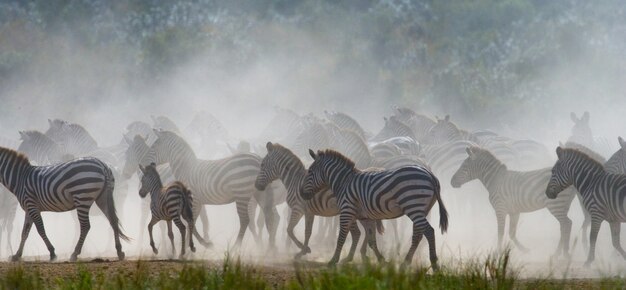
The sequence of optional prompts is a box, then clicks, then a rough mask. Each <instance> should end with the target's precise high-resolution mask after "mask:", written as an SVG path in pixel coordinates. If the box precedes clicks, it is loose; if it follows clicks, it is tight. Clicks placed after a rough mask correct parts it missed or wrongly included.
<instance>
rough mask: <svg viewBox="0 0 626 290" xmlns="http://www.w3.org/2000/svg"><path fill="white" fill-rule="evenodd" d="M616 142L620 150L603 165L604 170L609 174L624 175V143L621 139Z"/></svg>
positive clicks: (625, 172) (625, 154) (625, 142)
mask: <svg viewBox="0 0 626 290" xmlns="http://www.w3.org/2000/svg"><path fill="white" fill-rule="evenodd" d="M617 141H618V142H619V145H620V148H619V149H618V150H617V151H616V152H615V153H613V155H611V157H610V158H609V160H607V161H606V162H605V163H604V168H605V169H606V171H608V172H611V173H618V174H626V141H624V139H622V137H618V138H617Z"/></svg>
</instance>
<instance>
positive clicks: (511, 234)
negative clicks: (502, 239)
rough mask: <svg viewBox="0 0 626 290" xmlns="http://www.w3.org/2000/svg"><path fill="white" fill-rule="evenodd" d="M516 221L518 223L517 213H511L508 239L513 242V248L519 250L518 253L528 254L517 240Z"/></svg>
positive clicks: (526, 249)
mask: <svg viewBox="0 0 626 290" xmlns="http://www.w3.org/2000/svg"><path fill="white" fill-rule="evenodd" d="M518 221H519V213H513V214H510V215H509V238H510V239H511V241H513V243H514V244H515V246H516V247H517V248H518V249H520V251H522V252H524V253H526V252H528V248H526V247H524V246H522V243H520V242H519V241H518V240H517V222H518Z"/></svg>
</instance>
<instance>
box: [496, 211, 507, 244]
mask: <svg viewBox="0 0 626 290" xmlns="http://www.w3.org/2000/svg"><path fill="white" fill-rule="evenodd" d="M496 219H497V222H498V246H497V248H496V249H497V252H498V253H500V252H502V239H503V237H504V222H505V221H506V214H505V213H502V212H500V213H499V212H496Z"/></svg>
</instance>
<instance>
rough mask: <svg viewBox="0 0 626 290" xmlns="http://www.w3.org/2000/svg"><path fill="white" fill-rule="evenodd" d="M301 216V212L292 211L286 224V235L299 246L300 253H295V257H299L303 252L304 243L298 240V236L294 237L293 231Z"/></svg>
mask: <svg viewBox="0 0 626 290" xmlns="http://www.w3.org/2000/svg"><path fill="white" fill-rule="evenodd" d="M301 218H302V213H300V212H297V211H292V212H291V216H289V224H288V225H287V235H288V236H289V238H290V239H291V240H292V241H293V242H294V243H295V244H296V246H297V247H298V248H300V253H298V254H296V256H295V258H296V259H299V258H300V257H302V256H303V255H304V254H305V253H304V245H303V244H302V243H301V242H300V241H298V238H296V235H295V234H294V233H293V229H294V228H295V227H296V225H297V224H298V222H299V221H300V219H301Z"/></svg>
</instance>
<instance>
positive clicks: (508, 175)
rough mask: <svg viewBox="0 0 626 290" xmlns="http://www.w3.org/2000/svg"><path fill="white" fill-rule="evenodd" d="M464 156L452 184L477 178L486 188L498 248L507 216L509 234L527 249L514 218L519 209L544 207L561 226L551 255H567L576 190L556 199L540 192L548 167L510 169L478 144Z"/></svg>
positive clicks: (522, 210) (457, 184)
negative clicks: (465, 157) (521, 239)
mask: <svg viewBox="0 0 626 290" xmlns="http://www.w3.org/2000/svg"><path fill="white" fill-rule="evenodd" d="M467 155H468V156H467V159H465V161H463V164H461V166H460V167H459V169H458V170H457V172H456V173H455V174H454V176H452V180H451V181H450V183H451V185H452V187H454V188H459V187H461V186H462V185H463V184H465V183H467V182H469V181H472V180H474V179H478V180H480V181H481V182H482V184H483V185H484V186H485V188H487V191H488V192H489V202H490V203H491V206H493V209H494V211H495V212H496V219H497V222H498V251H500V249H501V246H502V240H503V237H504V224H505V220H506V216H507V215H508V216H509V237H510V239H511V241H513V243H514V244H515V246H517V247H518V248H519V249H521V250H522V251H527V249H526V248H525V247H524V246H522V245H521V243H520V242H519V241H518V240H517V237H516V233H517V222H518V220H519V215H520V213H525V212H533V211H536V210H539V209H542V208H547V209H548V211H550V214H552V215H553V216H554V217H555V218H556V219H557V221H558V222H559V225H560V229H561V238H560V240H559V245H558V248H557V250H556V252H555V256H558V255H560V254H561V252H562V253H563V254H564V255H568V253H569V240H570V232H571V229H572V221H571V220H570V218H569V217H568V216H567V213H568V211H569V208H570V205H571V203H572V200H573V199H574V196H576V192H575V191H574V190H572V189H568V190H567V191H566V192H565V193H563V194H561V196H559V198H558V199H548V198H547V197H546V196H545V194H544V193H543V191H544V188H545V186H546V184H548V180H549V179H550V168H544V169H539V170H533V171H525V172H520V171H511V170H509V169H508V168H507V166H506V165H504V163H502V162H501V161H500V160H499V159H498V158H496V157H495V156H494V155H493V154H492V153H491V152H490V151H489V150H487V149H484V148H480V147H468V148H467Z"/></svg>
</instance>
